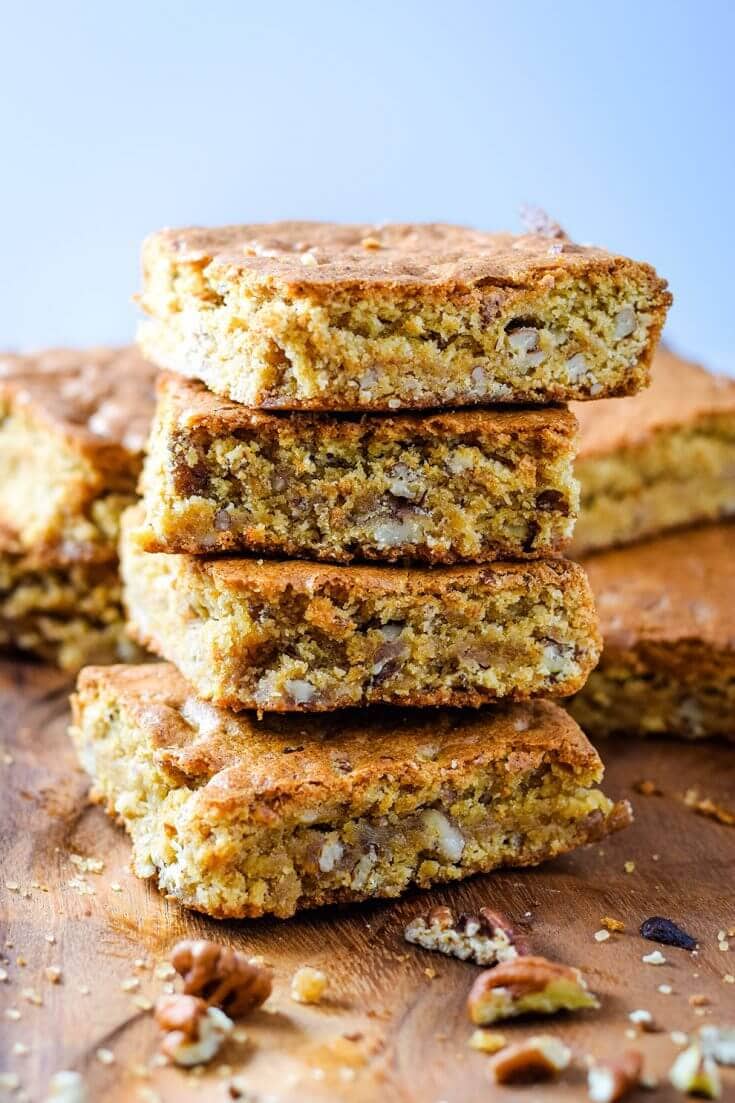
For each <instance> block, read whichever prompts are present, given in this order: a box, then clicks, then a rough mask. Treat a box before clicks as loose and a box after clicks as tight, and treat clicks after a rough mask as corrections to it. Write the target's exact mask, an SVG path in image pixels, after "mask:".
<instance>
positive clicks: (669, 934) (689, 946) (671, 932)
mask: <svg viewBox="0 0 735 1103" xmlns="http://www.w3.org/2000/svg"><path fill="white" fill-rule="evenodd" d="M641 934H642V935H643V937H644V938H648V939H650V941H651V942H661V943H662V944H663V945H664V946H678V948H679V949H680V950H696V948H697V940H696V938H692V936H691V935H690V934H687V933H686V931H683V930H682V929H681V927H677V925H676V923H672V921H671V920H670V919H664V917H663V916H662V915H652V916H651V918H650V919H646V920H644V921H643V923H641Z"/></svg>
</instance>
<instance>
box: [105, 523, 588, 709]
mask: <svg viewBox="0 0 735 1103" xmlns="http://www.w3.org/2000/svg"><path fill="white" fill-rule="evenodd" d="M139 519H140V510H139V508H138V507H136V508H135V509H133V510H129V511H128V513H127V514H126V515H125V518H124V521H123V538H122V541H121V562H122V573H123V580H124V594H125V604H126V608H127V612H128V615H129V619H130V627H131V631H132V633H133V635H134V636H135V637H136V639H137V640H138V642H139V643H141V644H143V645H144V646H147V647H150V648H151V649H152V650H153V651H154V652H155V653H156V654H158V655H160V656H161V657H162V658H165V659H168V660H169V662H173V663H175V664H176V666H177V667H178V668H179V669H180V670H181V672H182V674H184V676H185V677H186V678H187V679H188V680H189V681H190V682H191V683H192V685H193V686H195V687H196V690H197V692H198V693H199V695H200V696H201V697H203V698H206V699H207V700H211V701H213V702H214V703H215V704H217V705H222V706H225V707H227V708H233V709H245V708H260V709H265V710H268V709H273V710H275V711H287V712H288V711H299V710H303V711H306V712H310V711H322V710H326V709H336V708H344V707H348V706H350V707H351V706H354V705H368V704H377V703H385V704H400V705H422V706H423V705H480V704H483V703H485V702H489V701H494V700H497V699H499V698H503V697H512V698H516V699H520V698H528V697H532V696H539V695H541V696H552V697H563V696H568V695H569V694H571V693H574V692H575V691H576V690H577V689H579V688H580V687H581V686H582V684H583V683H584V681H585V679H586V677H587V675H588V673H589V671H590V670H591V669H592V668H593V667H594V665H595V662H596V661H597V657H598V654H599V636H598V632H597V618H596V615H595V610H594V605H593V601H592V595H591V593H590V590H589V585H588V582H587V578H586V576H585V574H584V571H583V570H582V569H581V567H578V566H577V564H576V563H571V562H570V561H569V560H566V559H549V560H531V561H529V562H526V563H523V562H510V563H503V562H498V563H491V564H486V565H484V566H480V567H443V568H423V569H421V568H410V569H406V568H400V567H365V566H358V567H340V566H329V565H326V564H312V563H305V562H302V561H299V560H287V561H281V562H275V561H272V560H255V559H242V558H217V557H213V558H202V557H195V556H191V555H167V554H158V553H151V552H145V551H141V549H140V548H139V547H138V546H137V544H136V542H135V539H134V537H133V533H134V529H135V528H136V526H137V524H138V523H139Z"/></svg>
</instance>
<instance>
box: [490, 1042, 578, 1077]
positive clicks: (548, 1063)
mask: <svg viewBox="0 0 735 1103" xmlns="http://www.w3.org/2000/svg"><path fill="white" fill-rule="evenodd" d="M571 1059H572V1054H571V1051H570V1050H569V1049H568V1048H567V1046H565V1045H564V1043H563V1042H560V1041H559V1039H558V1038H552V1037H551V1035H550V1034H536V1035H533V1036H532V1037H530V1038H526V1040H525V1041H523V1042H517V1043H516V1045H513V1046H506V1047H505V1049H502V1050H501V1051H500V1053H498V1055H497V1056H496V1057H493V1058H492V1060H491V1061H490V1071H491V1073H492V1075H493V1076H494V1078H495V1081H496V1083H498V1084H512V1083H517V1082H519V1081H521V1082H522V1081H526V1082H531V1083H533V1082H534V1081H537V1080H550V1079H552V1078H553V1077H555V1076H558V1075H559V1073H560V1072H563V1070H564V1069H565V1068H567V1067H568V1066H569V1063H570V1061H571Z"/></svg>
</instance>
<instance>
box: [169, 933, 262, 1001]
mask: <svg viewBox="0 0 735 1103" xmlns="http://www.w3.org/2000/svg"><path fill="white" fill-rule="evenodd" d="M171 964H172V965H173V967H174V969H175V970H176V972H177V973H179V974H180V976H181V977H183V980H184V992H185V993H186V995H189V996H200V997H201V998H202V999H203V1000H204V1001H205V1002H206V1003H207V1004H208V1005H209V1006H210V1007H221V1008H222V1010H223V1011H225V1012H227V1014H228V1015H230V1016H232V1017H233V1018H238V1017H239V1016H241V1015H247V1014H248V1012H250V1011H253V1010H254V1009H255V1008H256V1007H260V1005H261V1004H262V1003H264V1002H265V1001H266V1000H267V999H268V997H269V996H270V994H271V989H272V987H273V974H272V973H271V970H270V969H268V968H267V967H266V966H265V965H260V964H258V963H257V962H254V961H249V960H248V958H247V957H246V956H245V954H243V953H241V952H240V951H239V950H233V949H231V948H230V947H229V946H221V945H220V944H219V943H218V942H209V941H208V940H206V939H198V940H194V939H185V940H184V941H182V942H178V943H177V944H176V946H174V949H173V953H172V954H171Z"/></svg>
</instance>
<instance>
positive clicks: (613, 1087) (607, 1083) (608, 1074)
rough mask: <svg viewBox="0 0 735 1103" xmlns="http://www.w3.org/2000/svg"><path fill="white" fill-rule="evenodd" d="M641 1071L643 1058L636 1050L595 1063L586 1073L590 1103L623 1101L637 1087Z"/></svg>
mask: <svg viewBox="0 0 735 1103" xmlns="http://www.w3.org/2000/svg"><path fill="white" fill-rule="evenodd" d="M642 1071H643V1058H642V1056H641V1054H640V1053H639V1052H638V1050H637V1049H629V1050H626V1051H625V1053H623V1054H622V1055H621V1056H620V1057H610V1058H603V1059H601V1060H599V1061H595V1062H594V1064H592V1065H590V1068H589V1071H588V1073H587V1094H588V1096H589V1098H590V1100H591V1103H617V1101H618V1100H619V1099H624V1098H625V1096H626V1095H629V1094H630V1093H631V1092H632V1091H633V1090H634V1088H636V1087H637V1086H638V1084H639V1082H640V1078H641V1072H642Z"/></svg>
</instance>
